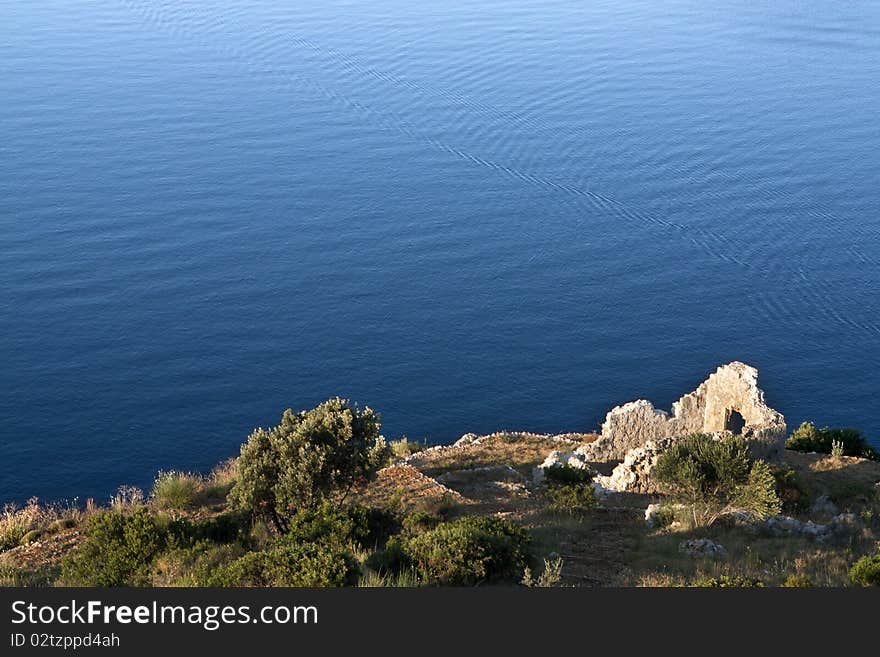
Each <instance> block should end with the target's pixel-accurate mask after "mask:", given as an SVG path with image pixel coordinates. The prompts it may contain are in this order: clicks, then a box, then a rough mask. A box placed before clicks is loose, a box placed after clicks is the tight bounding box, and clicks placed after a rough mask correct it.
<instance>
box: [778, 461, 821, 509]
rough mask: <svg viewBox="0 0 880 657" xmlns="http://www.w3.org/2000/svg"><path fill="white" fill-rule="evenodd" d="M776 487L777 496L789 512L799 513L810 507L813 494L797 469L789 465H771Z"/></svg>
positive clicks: (783, 507)
mask: <svg viewBox="0 0 880 657" xmlns="http://www.w3.org/2000/svg"><path fill="white" fill-rule="evenodd" d="M770 471H771V472H772V473H773V481H774V484H775V488H776V496H777V497H778V498H779V500H780V501H781V502H782V510H783V511H786V512H788V513H799V512H802V511H806V510H807V509H809V508H810V504H811V503H812V495H811V494H810V491H809V489H808V488H807V487H806V485H804V483H803V481H801V478H800V476H798V473H797V471H796V470H795V469H794V468H792V467H790V466H787V465H774V466H771V467H770Z"/></svg>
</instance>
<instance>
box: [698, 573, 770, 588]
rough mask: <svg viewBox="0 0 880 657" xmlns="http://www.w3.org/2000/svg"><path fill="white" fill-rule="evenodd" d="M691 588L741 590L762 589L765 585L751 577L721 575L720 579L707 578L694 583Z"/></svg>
mask: <svg viewBox="0 0 880 657" xmlns="http://www.w3.org/2000/svg"><path fill="white" fill-rule="evenodd" d="M693 586H696V587H703V588H719V589H728V588H737V589H742V588H754V587H763V586H765V584H764V582H762V581H761V580H759V579H754V578H752V577H745V576H742V575H721V576H720V577H709V578H708V579H702V580H699V581H697V582H694V584H693Z"/></svg>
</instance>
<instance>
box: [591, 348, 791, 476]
mask: <svg viewBox="0 0 880 657" xmlns="http://www.w3.org/2000/svg"><path fill="white" fill-rule="evenodd" d="M724 431H730V432H732V433H735V434H742V436H743V437H744V438H745V439H746V440H747V441H748V443H749V449H750V451H751V453H752V456H754V457H757V458H765V459H773V458H778V457H779V456H781V454H782V450H783V448H784V443H785V434H786V427H785V418H783V417H782V414H780V413H779V412H777V411H775V410H773V409H772V408H770V407H769V406H767V404H766V403H765V401H764V392H763V391H762V390H761V389H760V388H758V370H756V369H755V368H754V367H750V366H749V365H746V364H745V363H740V362H736V361H735V362H733V363H729V364H727V365H722V366H721V367H719V368H718V369H717V370H716V371H715V372H714V373H713V374H712V375H711V376H709V378H708V379H706V380H705V381H704V382H703V383H701V384H700V386H699V387H698V388H697V389H696V390H694V391H693V392H691V393H688V394H686V395H684V396H683V397H682V398H681V399H679V400H678V401H677V402H675V403H674V404H673V405H672V415H669V414H667V413H666V412H664V411H661V410H657V409H655V408H654V405H653V404H652V403H651V402H649V401H646V400H644V399H641V400H638V401H634V402H629V403H627V404H624V405H622V406H617V407H616V408H613V409H611V411H609V413H608V415H607V416H606V417H605V422H604V423H603V424H602V436H601V437H600V438H599V439H598V440H596V441H595V442H593V443H590V444H589V445H585V446H584V447H581V448H579V449H578V450H577V451H578V452H579V453H581V454H583V456H584V457H585V458H586V459H587V460H591V461H608V460H618V459H623V458H624V457H626V455H627V453H628V452H629V451H630V450H632V449H634V448H637V447H641V446H643V445H645V444H646V443H647V442H649V441H652V440H662V439H665V438H680V437H683V436H687V435H689V434H692V433H721V432H724Z"/></svg>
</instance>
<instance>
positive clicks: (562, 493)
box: [546, 484, 597, 516]
mask: <svg viewBox="0 0 880 657" xmlns="http://www.w3.org/2000/svg"><path fill="white" fill-rule="evenodd" d="M546 495H547V500H548V504H547V509H548V510H549V511H552V512H553V513H563V514H567V515H572V516H577V515H581V514H583V513H586V512H587V511H589V510H590V509H592V508H593V507H594V506H596V502H597V500H596V492H595V491H594V490H593V487H592V486H591V485H590V484H559V485H556V486H550V487H548V488H547V492H546Z"/></svg>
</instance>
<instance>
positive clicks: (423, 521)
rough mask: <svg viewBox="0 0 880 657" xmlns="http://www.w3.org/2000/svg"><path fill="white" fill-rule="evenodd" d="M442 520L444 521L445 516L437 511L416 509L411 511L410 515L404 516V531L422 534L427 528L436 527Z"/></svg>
mask: <svg viewBox="0 0 880 657" xmlns="http://www.w3.org/2000/svg"><path fill="white" fill-rule="evenodd" d="M441 522H443V518H441V517H440V516H438V515H437V514H435V513H430V512H428V511H416V512H414V513H410V514H409V515H408V516H404V518H403V522H402V525H403V531H404V532H406V533H408V534H420V533H421V532H423V531H425V530H428V529H434V527H436V526H437V525H439V524H440V523H441Z"/></svg>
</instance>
